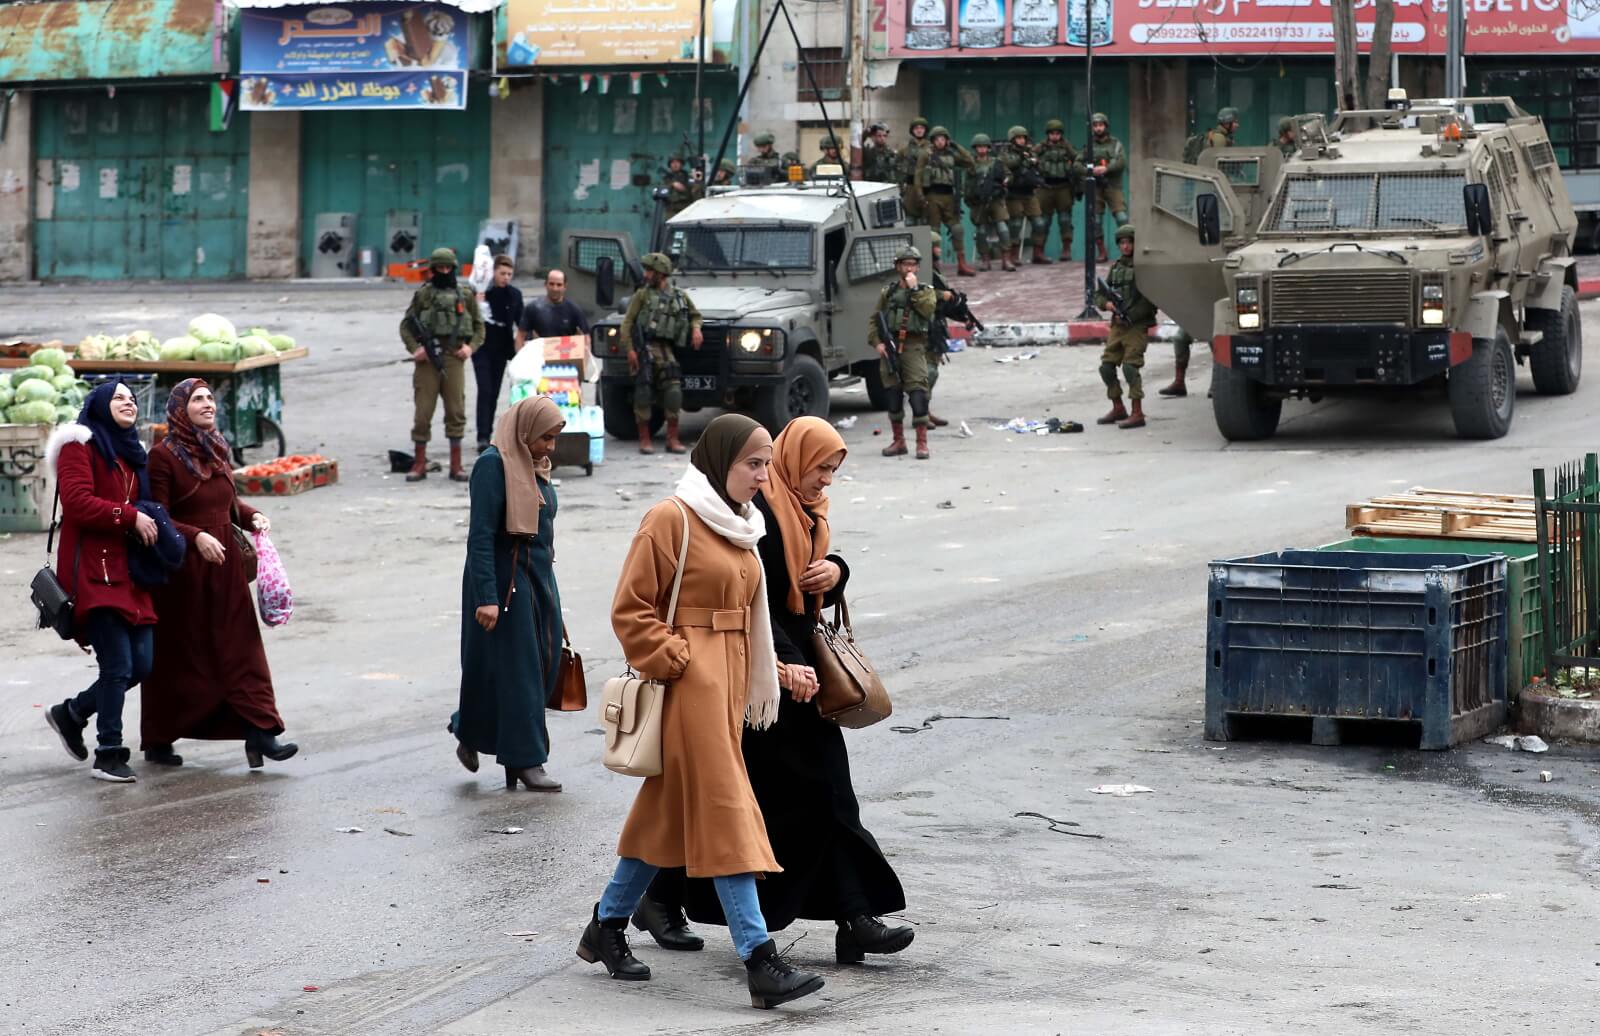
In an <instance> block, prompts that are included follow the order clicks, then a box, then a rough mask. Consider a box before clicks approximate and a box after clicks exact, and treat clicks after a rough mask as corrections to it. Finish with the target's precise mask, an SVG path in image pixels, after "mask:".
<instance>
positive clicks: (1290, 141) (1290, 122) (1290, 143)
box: [1278, 115, 1300, 158]
mask: <svg viewBox="0 0 1600 1036" xmlns="http://www.w3.org/2000/svg"><path fill="white" fill-rule="evenodd" d="M1285 134H1293V136H1285ZM1299 136H1300V130H1299V127H1298V126H1296V125H1295V121H1294V119H1293V118H1292V117H1290V116H1288V115H1285V116H1284V117H1283V118H1281V119H1279V120H1278V150H1279V151H1280V152H1282V153H1283V157H1284V158H1293V157H1294V156H1295V153H1296V152H1298V151H1299V150H1300V141H1299Z"/></svg>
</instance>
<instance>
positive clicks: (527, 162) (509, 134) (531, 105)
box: [489, 80, 544, 272]
mask: <svg viewBox="0 0 1600 1036" xmlns="http://www.w3.org/2000/svg"><path fill="white" fill-rule="evenodd" d="M489 104H490V105H491V108H490V115H489V128H490V140H489V218H490V219H493V220H516V221H517V254H516V255H515V256H514V257H513V258H515V259H516V261H517V267H518V269H519V270H521V271H523V272H527V271H531V270H532V269H533V268H534V267H535V266H538V265H539V264H540V262H541V257H540V255H539V239H540V238H541V237H542V236H543V234H544V157H543V156H544V88H543V86H542V85H541V84H539V83H537V82H531V81H529V80H516V81H513V82H512V84H511V93H510V95H509V96H506V97H496V98H493V99H491V100H490V101H489Z"/></svg>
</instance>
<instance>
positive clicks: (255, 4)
mask: <svg viewBox="0 0 1600 1036" xmlns="http://www.w3.org/2000/svg"><path fill="white" fill-rule="evenodd" d="M354 2H356V3H360V2H361V0H354ZM432 2H433V3H437V4H444V5H445V6H446V7H454V8H455V9H456V10H458V11H465V12H467V13H468V14H482V13H483V12H484V11H492V10H494V9H495V8H496V7H499V6H500V5H501V4H502V3H503V2H504V0H432ZM227 4H228V6H229V7H248V8H251V9H256V10H259V9H261V8H265V7H304V6H306V0H227Z"/></svg>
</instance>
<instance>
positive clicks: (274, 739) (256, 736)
mask: <svg viewBox="0 0 1600 1036" xmlns="http://www.w3.org/2000/svg"><path fill="white" fill-rule="evenodd" d="M298 751H300V746H299V745H297V744H295V743H294V742H293V741H279V740H278V736H277V735H276V734H269V733H267V732H266V731H265V730H252V731H251V732H250V733H249V735H248V736H246V737H245V739H244V758H245V761H246V762H248V763H249V764H250V769H252V770H259V769H261V757H262V756H266V757H267V758H268V759H271V760H272V761H273V762H275V763H281V762H283V761H284V760H285V759H292V758H294V754H295V753H296V752H298Z"/></svg>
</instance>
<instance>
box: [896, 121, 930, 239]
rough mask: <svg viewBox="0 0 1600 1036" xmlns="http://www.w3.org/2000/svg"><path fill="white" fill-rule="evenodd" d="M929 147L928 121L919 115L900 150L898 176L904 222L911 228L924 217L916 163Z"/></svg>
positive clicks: (912, 122)
mask: <svg viewBox="0 0 1600 1036" xmlns="http://www.w3.org/2000/svg"><path fill="white" fill-rule="evenodd" d="M930 146H931V144H930V142H929V140H928V120H927V119H924V118H923V117H922V116H920V115H919V116H917V117H916V118H915V119H912V120H911V139H910V140H909V141H907V142H906V146H905V147H903V148H901V149H900V171H899V174H898V180H899V183H900V197H901V202H902V204H903V205H904V206H905V210H906V222H907V223H909V224H911V225H912V226H917V225H919V224H921V223H922V222H923V218H924V216H925V215H926V207H925V206H924V204H923V197H922V188H921V187H918V186H917V163H919V162H920V161H922V155H923V153H924V152H925V151H927V150H928V148H929V147H930Z"/></svg>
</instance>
